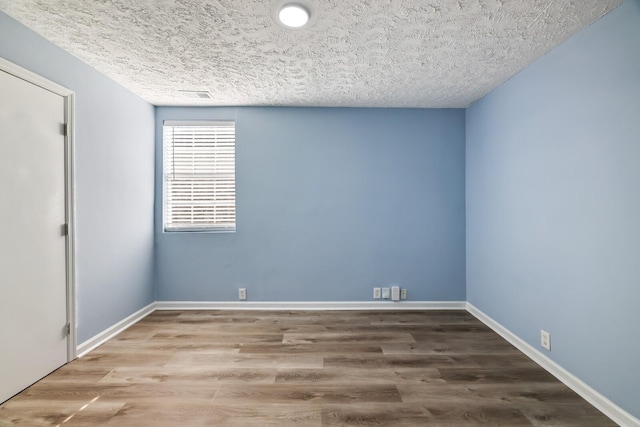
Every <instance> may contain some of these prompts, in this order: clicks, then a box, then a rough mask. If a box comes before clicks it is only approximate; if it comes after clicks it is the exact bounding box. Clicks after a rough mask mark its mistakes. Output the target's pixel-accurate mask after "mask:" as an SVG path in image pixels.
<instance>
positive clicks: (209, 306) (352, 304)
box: [156, 301, 467, 310]
mask: <svg viewBox="0 0 640 427" xmlns="http://www.w3.org/2000/svg"><path fill="white" fill-rule="evenodd" d="M466 304H467V303H466V302H465V301H399V302H391V301H306V302H296V301H280V302H277V301H274V302H271V301H156V309H157V310H465V309H466V307H467V305H466Z"/></svg>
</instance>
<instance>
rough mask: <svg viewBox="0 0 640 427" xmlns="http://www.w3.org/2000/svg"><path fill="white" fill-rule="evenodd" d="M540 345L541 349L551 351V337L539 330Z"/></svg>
mask: <svg viewBox="0 0 640 427" xmlns="http://www.w3.org/2000/svg"><path fill="white" fill-rule="evenodd" d="M540 345H541V346H542V348H546V349H547V350H551V336H550V335H549V332H547V331H544V330H540Z"/></svg>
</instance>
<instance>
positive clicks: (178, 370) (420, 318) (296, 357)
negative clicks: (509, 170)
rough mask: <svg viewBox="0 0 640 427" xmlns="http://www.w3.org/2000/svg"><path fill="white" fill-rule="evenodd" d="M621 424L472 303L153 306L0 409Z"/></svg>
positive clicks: (153, 422) (124, 422)
mask: <svg viewBox="0 0 640 427" xmlns="http://www.w3.org/2000/svg"><path fill="white" fill-rule="evenodd" d="M100 425H106V426H152V427H165V426H171V427H173V426H187V427H189V426H221V427H271V426H273V427H275V426H278V427H280V426H283V427H288V426H296V427H337V426H396V427H413V426H423V425H425V426H441V427H454V426H455V427H457V426H467V427H471V426H511V427H518V426H537V427H543V426H544V427H548V426H563V427H564V426H569V427H572V426H574V427H578V426H580V427H596V426H598V427H608V426H615V423H613V422H612V421H610V420H609V419H608V418H606V417H605V416H604V415H602V414H601V413H600V412H599V411H598V410H596V409H595V408H594V407H593V406H591V405H589V404H588V403H587V402H586V401H584V400H583V399H582V398H580V397H579V396H578V395H577V394H576V393H574V392H573V391H572V390H570V389H569V388H568V387H566V386H565V385H564V384H562V383H560V382H558V381H557V380H556V379H555V378H554V377H553V376H552V375H550V374H549V373H547V372H546V371H545V370H543V369H542V368H541V367H539V366H538V365H537V364H535V363H534V362H533V361H531V360H530V359H529V358H528V357H526V356H525V355H524V354H522V353H521V352H519V351H518V350H517V349H516V348H515V347H513V346H512V345H511V344H509V343H508V342H507V341H505V340H504V339H502V338H501V337H500V336H498V335H497V334H495V333H494V332H493V331H491V330H490V329H489V328H487V327H486V326H485V325H484V324H483V323H482V322H480V321H479V320H477V319H476V318H474V317H473V316H471V315H470V314H469V313H467V312H466V311H452V310H441V311H406V312H400V311H375V310H371V311H273V312H268V311H260V310H247V311H225V310H193V311H192V310H186V311H178V310H174V311H156V312H154V313H152V314H150V315H149V316H147V317H145V318H144V319H141V320H140V321H139V322H137V323H136V324H135V325H133V326H131V327H129V328H128V329H127V330H125V331H123V332H122V333H120V334H118V335H117V336H115V337H114V338H113V339H111V340H109V341H108V342H106V343H105V344H103V345H101V346H100V347H98V348H97V349H95V350H93V351H92V352H90V353H89V354H87V355H85V356H84V357H82V358H80V359H77V360H75V361H73V362H71V363H69V364H67V365H65V366H63V367H61V368H60V369H58V370H56V371H55V372H53V373H52V374H50V375H49V376H47V377H45V378H44V379H42V380H41V381H39V382H37V383H36V384H34V385H32V386H31V387H29V388H27V389H26V390H24V391H23V392H21V393H19V394H18V395H16V396H15V397H14V398H12V399H10V400H8V401H7V402H4V403H3V404H1V405H0V427H6V426H28V427H32V426H56V427H69V426H100Z"/></svg>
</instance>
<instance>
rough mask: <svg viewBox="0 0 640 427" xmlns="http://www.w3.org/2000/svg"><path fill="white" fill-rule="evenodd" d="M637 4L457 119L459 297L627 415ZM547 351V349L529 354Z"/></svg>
mask: <svg viewBox="0 0 640 427" xmlns="http://www.w3.org/2000/svg"><path fill="white" fill-rule="evenodd" d="M639 46H640V1H638V0H632V1H627V2H626V3H624V4H623V5H622V6H620V7H619V8H617V9H615V10H614V11H613V12H611V13H609V14H608V15H606V16H605V17H603V18H602V19H601V20H599V21H597V22H596V23H594V24H592V25H591V26H590V27H588V28H587V29H586V30H583V31H582V32H580V33H578V34H577V35H575V36H573V37H572V38H570V39H569V40H568V41H567V42H565V43H564V44H562V45H560V46H559V47H557V48H555V49H554V50H552V51H551V52H550V53H548V54H547V55H546V56H544V57H543V58H541V59H540V60H538V61H537V62H535V63H534V64H533V65H531V66H530V67H528V68H527V69H525V70H524V71H522V72H521V73H519V74H518V75H516V76H515V77H514V78H512V79H511V80H510V81H508V82H507V83H506V84H504V85H502V86H501V87H499V88H498V89H497V90H495V91H493V92H492V93H491V94H489V95H488V96H486V97H484V98H483V99H481V100H480V101H478V102H476V103H474V104H473V105H472V106H471V107H470V108H469V109H468V110H467V176H466V181H467V296H468V299H469V301H470V302H471V303H472V304H474V305H475V306H476V307H478V308H479V309H480V310H482V311H484V312H485V313H486V314H488V315H489V316H491V317H492V318H494V319H495V320H497V321H498V322H500V323H501V324H502V325H504V326H505V327H507V328H508V329H510V330H511V331H512V332H514V333H515V334H517V335H518V336H520V337H521V338H523V339H524V340H525V341H527V342H528V343H529V344H531V345H533V346H535V347H536V348H539V349H541V347H540V345H539V343H540V329H545V330H547V331H549V332H550V333H551V345H552V350H551V352H549V353H546V354H547V355H548V356H549V357H551V358H552V359H553V360H555V361H556V362H558V363H559V364H560V365H561V366H563V367H564V368H566V369H567V370H569V371H570V372H571V373H573V374H574V375H576V376H578V377H579V378H580V379H582V380H583V381H584V382H586V383H587V384H589V385H590V386H592V387H593V388H595V389H596V390H598V391H599V392H600V393H602V394H604V395H605V396H607V397H608V398H610V399H611V400H613V401H614V402H616V403H617V404H618V405H619V406H621V407H622V408H624V409H625V410H627V411H628V412H630V413H632V414H633V415H634V416H636V417H640V364H639V363H640V332H638V327H639V326H640V310H638V301H640V48H639ZM542 351H543V352H546V350H542Z"/></svg>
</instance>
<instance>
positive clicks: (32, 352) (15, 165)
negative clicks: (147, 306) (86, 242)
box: [0, 70, 68, 403]
mask: <svg viewBox="0 0 640 427" xmlns="http://www.w3.org/2000/svg"><path fill="white" fill-rule="evenodd" d="M64 121H65V98H64V97H62V96H60V95H57V94H55V93H53V92H50V91H48V90H45V89H43V88H41V87H39V86H36V85H34V84H32V83H28V82H26V81H25V80H22V79H20V78H18V77H15V76H13V75H11V74H9V73H7V72H4V71H2V70H0V403H2V402H4V401H5V400H7V399H9V398H10V397H12V396H13V395H15V394H16V393H18V392H20V391H21V390H23V389H24V388H26V387H28V386H29V385H31V384H32V383H34V382H35V381H37V380H39V379H41V378H42V377H44V376H46V375H47V374H49V373H50V372H51V371H53V370H55V369H57V368H58V367H60V366H62V365H63V364H65V363H66V362H67V339H68V338H67V333H66V324H67V285H66V281H67V278H66V275H67V271H66V263H67V259H66V237H65V236H64V235H63V231H62V225H63V224H64V223H65V218H66V215H65V207H66V194H65V193H66V183H65V137H64V134H63V130H62V125H63V123H64Z"/></svg>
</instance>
